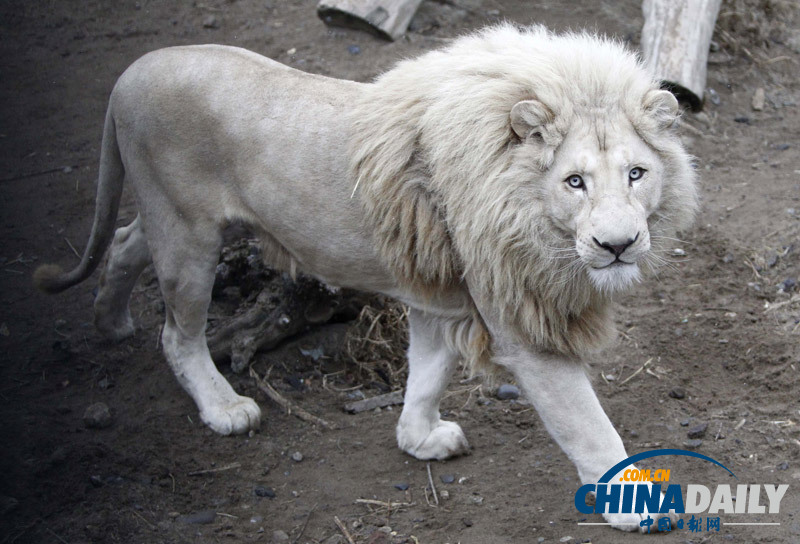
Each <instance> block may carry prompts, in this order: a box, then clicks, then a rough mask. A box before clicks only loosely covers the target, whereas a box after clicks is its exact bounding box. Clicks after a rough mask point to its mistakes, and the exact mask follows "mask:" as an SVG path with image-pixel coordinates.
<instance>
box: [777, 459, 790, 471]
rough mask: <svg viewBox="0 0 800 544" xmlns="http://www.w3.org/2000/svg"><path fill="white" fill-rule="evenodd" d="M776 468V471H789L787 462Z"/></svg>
mask: <svg viewBox="0 0 800 544" xmlns="http://www.w3.org/2000/svg"><path fill="white" fill-rule="evenodd" d="M777 468H778V470H789V462H788V461H784V462H783V463H781V464H780V465H778V467H777Z"/></svg>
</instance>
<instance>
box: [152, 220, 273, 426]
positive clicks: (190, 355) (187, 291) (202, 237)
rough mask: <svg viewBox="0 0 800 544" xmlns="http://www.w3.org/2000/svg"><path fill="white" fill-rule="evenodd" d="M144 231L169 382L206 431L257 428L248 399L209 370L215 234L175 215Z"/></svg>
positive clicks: (219, 236) (214, 228) (219, 235)
mask: <svg viewBox="0 0 800 544" xmlns="http://www.w3.org/2000/svg"><path fill="white" fill-rule="evenodd" d="M161 214H162V215H163V210H162V211H161ZM145 230H146V231H147V235H148V240H149V245H150V250H151V252H152V255H153V262H154V264H155V267H156V273H157V274H158V281H159V285H160V286H161V292H162V294H163V296H164V303H165V306H166V314H167V315H166V322H165V323H164V329H163V332H162V334H161V340H162V344H163V349H164V355H165V356H166V358H167V361H168V362H169V365H170V367H171V368H172V370H173V372H174V373H175V377H176V378H177V379H178V382H179V383H180V384H181V386H182V387H183V389H184V390H185V391H186V392H187V393H189V395H191V397H192V398H193V399H194V401H195V403H196V404H197V407H198V408H199V410H200V418H201V419H202V420H203V422H204V423H206V425H208V426H209V427H211V429H212V430H214V431H216V432H218V433H220V434H223V435H228V434H240V433H245V432H247V431H249V430H251V429H257V428H258V427H259V426H260V424H261V410H260V409H259V407H258V405H257V404H256V402H255V401H254V400H253V399H251V398H249V397H244V396H241V395H239V394H237V393H236V391H234V390H233V387H231V385H230V383H228V381H227V380H226V379H225V377H224V376H223V375H222V374H220V372H219V371H218V370H217V367H216V366H215V365H214V361H212V359H211V354H210V352H209V350H208V344H207V343H206V335H205V331H206V319H207V314H208V306H209V304H210V302H211V289H212V287H213V285H214V271H215V268H216V265H217V260H218V258H219V252H220V249H221V246H222V233H221V229H219V228H218V226H217V225H214V224H211V223H209V222H207V221H203V220H201V219H197V220H196V221H194V222H193V223H192V224H191V225H187V224H186V223H184V221H183V220H181V219H180V215H179V214H177V213H176V214H175V216H171V217H167V218H164V217H160V220H153V221H147V222H146V225H145Z"/></svg>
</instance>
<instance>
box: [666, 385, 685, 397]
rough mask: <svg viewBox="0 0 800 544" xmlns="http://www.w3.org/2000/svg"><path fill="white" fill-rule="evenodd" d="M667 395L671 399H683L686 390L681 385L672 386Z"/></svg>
mask: <svg viewBox="0 0 800 544" xmlns="http://www.w3.org/2000/svg"><path fill="white" fill-rule="evenodd" d="M669 396H670V397H672V398H673V399H683V398H686V390H685V389H684V388H683V387H673V388H672V390H671V391H670V392H669Z"/></svg>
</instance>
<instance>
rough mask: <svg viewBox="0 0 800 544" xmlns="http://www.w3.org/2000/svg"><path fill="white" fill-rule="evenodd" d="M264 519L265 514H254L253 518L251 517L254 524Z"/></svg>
mask: <svg viewBox="0 0 800 544" xmlns="http://www.w3.org/2000/svg"><path fill="white" fill-rule="evenodd" d="M262 521H264V516H253V517H252V518H250V523H253V524H256V523H261V522H262Z"/></svg>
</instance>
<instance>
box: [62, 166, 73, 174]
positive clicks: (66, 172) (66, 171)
mask: <svg viewBox="0 0 800 544" xmlns="http://www.w3.org/2000/svg"><path fill="white" fill-rule="evenodd" d="M61 171H62V172H64V173H65V174H71V173H72V167H71V166H65V167H64V169H63V170H61Z"/></svg>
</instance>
